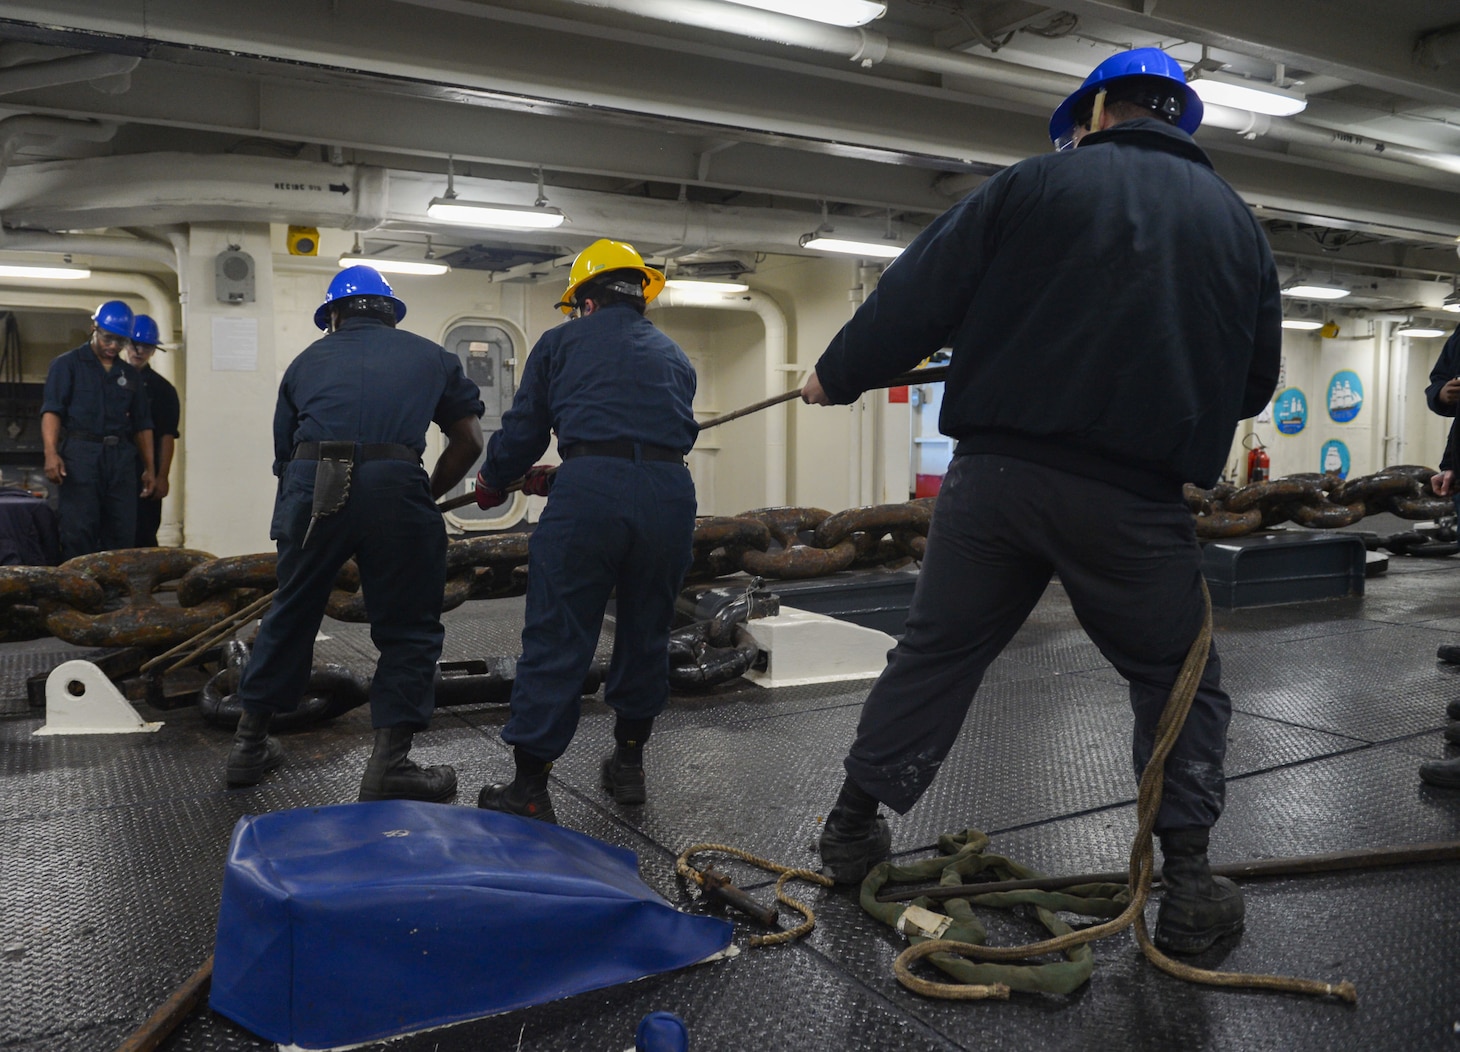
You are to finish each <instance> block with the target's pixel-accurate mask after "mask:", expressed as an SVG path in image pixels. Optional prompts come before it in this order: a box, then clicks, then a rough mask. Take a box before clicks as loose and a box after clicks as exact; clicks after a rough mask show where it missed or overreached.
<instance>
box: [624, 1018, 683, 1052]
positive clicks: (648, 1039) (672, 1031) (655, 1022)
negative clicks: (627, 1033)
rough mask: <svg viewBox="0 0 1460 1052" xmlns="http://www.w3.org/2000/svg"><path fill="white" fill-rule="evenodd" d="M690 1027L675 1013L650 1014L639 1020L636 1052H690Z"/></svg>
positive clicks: (635, 1043) (635, 1036)
mask: <svg viewBox="0 0 1460 1052" xmlns="http://www.w3.org/2000/svg"><path fill="white" fill-rule="evenodd" d="M688 1049H689V1027H687V1026H685V1025H684V1020H683V1019H681V1018H679V1016H677V1015H675V1014H674V1013H673V1012H650V1013H649V1014H648V1015H646V1016H645V1017H644V1018H643V1019H640V1020H639V1029H638V1032H637V1033H636V1034H634V1050H635V1052H688Z"/></svg>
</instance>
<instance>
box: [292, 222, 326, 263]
mask: <svg viewBox="0 0 1460 1052" xmlns="http://www.w3.org/2000/svg"><path fill="white" fill-rule="evenodd" d="M288 242H289V255H291V256H317V255H319V229H318V228H317V227H312V226H291V227H290V228H289V238H288Z"/></svg>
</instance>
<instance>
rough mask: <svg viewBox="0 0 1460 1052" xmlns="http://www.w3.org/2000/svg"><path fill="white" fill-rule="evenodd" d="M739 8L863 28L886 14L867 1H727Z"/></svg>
mask: <svg viewBox="0 0 1460 1052" xmlns="http://www.w3.org/2000/svg"><path fill="white" fill-rule="evenodd" d="M730 2H731V3H732V4H740V5H741V6H743V7H757V8H759V9H760V10H762V11H774V12H775V13H776V14H779V15H795V16H796V17H797V18H809V19H811V20H812V21H813V22H825V23H826V24H827V25H829V26H864V25H866V24H867V23H868V22H870V21H872V20H873V19H874V18H881V17H882V16H883V15H885V14H887V5H886V4H879V3H873V2H871V0H730Z"/></svg>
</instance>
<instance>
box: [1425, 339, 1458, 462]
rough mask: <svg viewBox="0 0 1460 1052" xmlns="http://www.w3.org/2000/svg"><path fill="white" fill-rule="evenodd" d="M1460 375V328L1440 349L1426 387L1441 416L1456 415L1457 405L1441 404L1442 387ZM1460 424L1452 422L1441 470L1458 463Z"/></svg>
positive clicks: (1446, 440)
mask: <svg viewBox="0 0 1460 1052" xmlns="http://www.w3.org/2000/svg"><path fill="white" fill-rule="evenodd" d="M1457 376H1460V329H1456V330H1455V331H1454V332H1452V333H1451V334H1450V338H1449V339H1448V340H1446V341H1445V346H1444V347H1443V348H1441V349H1440V357H1439V358H1437V359H1436V360H1435V367H1434V368H1433V369H1431V370H1430V385H1429V386H1428V387H1426V388H1425V401H1426V402H1427V403H1429V407H1430V409H1431V410H1433V411H1434V412H1436V413H1439V414H1440V415H1441V416H1449V417H1453V416H1455V409H1456V407H1455V406H1453V405H1441V404H1440V388H1442V387H1444V386H1445V384H1446V383H1447V382H1448V381H1450V380H1453V379H1455V377H1457ZM1457 425H1460V419H1457V420H1456V421H1455V422H1454V423H1451V424H1450V435H1449V437H1448V438H1447V439H1445V451H1444V453H1443V454H1442V455H1441V457H1440V470H1441V471H1450V470H1452V469H1453V468H1454V467H1455V466H1456V465H1455V461H1456V452H1457V451H1456V449H1455V439H1456V437H1457V436H1456V433H1455V432H1456V427H1457Z"/></svg>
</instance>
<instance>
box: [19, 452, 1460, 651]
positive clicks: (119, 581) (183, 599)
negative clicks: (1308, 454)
mask: <svg viewBox="0 0 1460 1052" xmlns="http://www.w3.org/2000/svg"><path fill="white" fill-rule="evenodd" d="M1434 474H1435V471H1434V470H1433V469H1432V468H1427V467H1421V466H1418V465H1401V466H1398V467H1392V468H1385V469H1384V470H1383V471H1380V472H1376V473H1374V474H1372V475H1365V476H1362V477H1360V478H1354V479H1348V480H1344V479H1340V478H1339V477H1338V476H1337V475H1317V474H1312V475H1290V476H1288V477H1287V478H1283V479H1277V480H1274V481H1271V482H1259V483H1255V484H1253V485H1250V486H1244V487H1242V488H1240V489H1238V488H1236V487H1233V486H1217V487H1214V488H1212V489H1210V490H1203V489H1198V488H1197V487H1195V486H1187V487H1186V490H1185V496H1186V501H1187V505H1188V506H1189V507H1190V508H1191V511H1192V513H1193V514H1194V515H1195V517H1196V530H1197V535H1198V536H1199V537H1202V538H1218V537H1237V536H1241V535H1242V534H1245V533H1251V532H1252V531H1253V530H1256V529H1259V528H1261V527H1265V526H1274V525H1276V524H1278V523H1280V522H1284V521H1288V520H1291V521H1293V522H1296V523H1298V524H1299V525H1302V526H1309V527H1317V528H1336V527H1341V526H1347V525H1351V524H1352V523H1354V522H1357V521H1358V520H1359V519H1361V518H1363V516H1364V515H1365V514H1373V513H1375V512H1378V511H1387V512H1392V513H1393V514H1395V515H1399V516H1401V517H1403V518H1406V519H1414V520H1419V519H1434V518H1439V517H1441V516H1445V515H1449V514H1452V513H1453V510H1454V509H1453V506H1452V505H1451V502H1450V499H1449V498H1447V497H1439V496H1436V495H1435V493H1434V491H1433V490H1432V489H1431V488H1430V485H1429V480H1430V478H1431V476H1433V475H1434ZM933 504H934V498H930V497H929V498H922V499H919V500H911V501H907V502H905V503H901V504H879V505H873V506H870V507H863V508H851V509H849V510H847V511H839V512H836V513H835V514H833V513H832V512H829V511H826V510H824V509H822V508H798V507H783V508H755V509H752V510H750V511H746V512H742V513H741V514H739V515H733V516H712V517H704V518H701V519H699V520H698V521H697V522H696V524H695V531H694V561H693V563H692V564H691V566H690V570H689V573H688V574H687V575H686V578H685V581H686V583H690V584H693V583H701V582H705V581H711V580H714V579H716V578H718V577H724V576H727V575H729V574H735V573H747V574H750V575H751V576H753V577H767V578H773V579H777V580H796V579H802V578H811V577H822V576H825V575H827V574H833V573H837V572H839V571H841V570H848V569H851V570H856V569H866V568H871V567H879V566H880V567H889V568H891V567H897V566H901V565H905V564H907V563H910V562H913V561H915V560H921V559H922V557H923V553H924V551H925V550H926V546H927V535H928V525H929V523H930V522H931V520H932V512H933ZM529 539H530V535H529V534H526V533H507V534H493V535H491V536H485V537H470V538H466V539H460V540H454V541H452V542H451V543H450V544H448V545H447V549H446V572H447V580H446V588H445V591H444V594H443V596H442V609H443V610H450V609H453V608H455V607H457V606H460V605H461V604H462V603H464V602H467V601H468V600H471V599H496V598H502V597H505V596H514V595H522V594H523V593H524V592H526V590H527V559H528V543H529ZM276 564H277V556H275V555H274V554H273V553H262V554H258V555H236V556H229V557H227V558H222V559H219V558H215V557H214V556H212V555H210V554H208V553H207V552H200V551H191V550H188V549H171V548H137V549H128V550H125V551H116V552H102V553H99V554H96V555H84V556H81V557H79V558H76V559H72V560H70V561H68V562H65V563H62V564H61V565H60V566H58V567H45V566H7V567H0V642H4V641H9V640H16V639H34V638H36V637H37V636H42V635H46V634H48V633H49V634H50V635H54V636H56V637H57V638H59V639H63V640H65V641H66V642H68V643H74V644H76V645H78V646H90V647H120V646H138V647H145V648H149V649H151V648H155V649H163V648H166V647H169V646H173V645H175V644H177V643H180V642H182V641H184V640H186V639H189V638H191V637H192V636H194V635H195V634H196V633H197V632H199V631H201V630H203V629H204V628H207V627H208V626H210V625H212V624H215V623H217V622H218V621H220V620H222V619H223V618H225V617H227V616H228V615H229V614H231V613H233V612H234V611H236V610H239V609H240V608H242V607H243V606H245V605H247V604H248V603H250V602H252V601H253V600H255V599H257V598H258V597H259V596H260V595H262V594H264V593H266V592H268V591H271V590H272V589H273V588H275V587H276V586H277V583H278V582H277V579H276ZM174 582H175V583H174ZM164 590H175V591H176V593H177V604H176V605H175V606H173V605H169V604H163V603H159V602H158V601H157V598H156V593H157V592H159V591H164ZM326 612H327V613H328V614H329V615H330V616H331V617H333V618H335V619H337V620H340V621H354V622H362V621H366V620H368V619H369V618H368V616H367V613H366V608H365V594H364V592H362V591H361V588H360V571H359V569H358V568H357V567H356V565H355V563H354V562H353V561H351V562H348V563H346V564H345V565H344V567H343V568H342V569H341V570H340V573H339V575H338V576H337V577H336V579H335V582H334V588H333V590H332V591H331V592H330V597H329V603H328V606H327V608H326Z"/></svg>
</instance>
